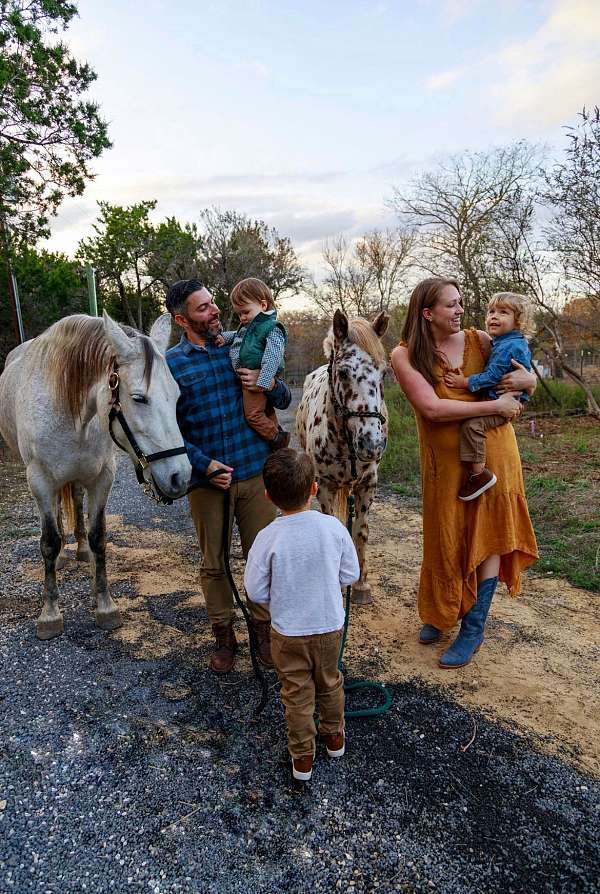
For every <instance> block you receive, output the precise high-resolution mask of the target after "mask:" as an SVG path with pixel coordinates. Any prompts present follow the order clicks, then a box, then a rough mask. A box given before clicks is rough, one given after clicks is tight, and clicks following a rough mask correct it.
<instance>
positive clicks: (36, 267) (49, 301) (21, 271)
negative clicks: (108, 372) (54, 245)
mask: <svg viewBox="0 0 600 894" xmlns="http://www.w3.org/2000/svg"><path fill="white" fill-rule="evenodd" d="M13 267H14V272H15V276H16V278H17V282H18V284H19V295H20V299H21V312H22V315H23V326H24V329H25V336H26V338H33V337H34V336H36V335H38V334H39V333H40V332H42V331H43V330H44V329H46V328H47V327H48V326H50V325H52V323H54V322H55V321H56V320H59V319H60V318H61V317H64V316H65V315H66V314H72V313H85V312H86V311H87V307H88V299H87V288H86V284H85V280H84V277H83V272H82V270H81V268H80V266H79V264H77V263H76V262H75V261H72V260H70V259H69V258H67V257H65V255H62V254H58V253H55V252H49V251H44V250H41V251H39V250H37V249H35V248H31V247H26V246H23V247H21V248H20V249H18V250H17V252H16V253H15V256H14V258H13ZM6 275H7V266H6V256H5V255H0V282H4V281H5V279H6ZM0 333H1V335H0V368H1V366H2V363H3V361H4V358H5V356H6V354H7V353H8V352H9V351H10V350H11V348H13V347H14V346H15V341H14V338H13V336H12V332H11V328H10V311H9V308H8V305H7V304H6V303H3V304H2V305H0Z"/></svg>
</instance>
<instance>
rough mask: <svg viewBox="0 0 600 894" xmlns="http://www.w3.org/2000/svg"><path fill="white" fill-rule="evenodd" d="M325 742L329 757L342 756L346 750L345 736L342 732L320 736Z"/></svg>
mask: <svg viewBox="0 0 600 894" xmlns="http://www.w3.org/2000/svg"><path fill="white" fill-rule="evenodd" d="M321 738H322V739H323V741H324V742H325V748H326V749H327V754H328V755H329V757H343V756H344V753H345V751H346V737H345V735H344V733H331V734H330V735H328V736H322V737H321Z"/></svg>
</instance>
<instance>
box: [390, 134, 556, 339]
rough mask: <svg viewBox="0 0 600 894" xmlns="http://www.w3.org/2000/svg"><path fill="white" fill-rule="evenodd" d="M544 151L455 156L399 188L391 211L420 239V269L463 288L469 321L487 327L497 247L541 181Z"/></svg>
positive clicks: (513, 149)
mask: <svg viewBox="0 0 600 894" xmlns="http://www.w3.org/2000/svg"><path fill="white" fill-rule="evenodd" d="M539 156H540V150H539V148H538V147H536V146H532V145H530V144H529V143H526V142H524V141H521V142H517V143H514V144H512V145H509V146H505V147H500V148H496V149H492V150H490V151H488V152H464V153H462V154H460V155H454V156H451V157H450V158H449V159H448V160H447V161H444V162H442V163H440V164H439V165H438V166H437V168H436V169H434V170H432V171H427V172H425V173H423V174H421V175H420V176H418V177H417V178H416V179H415V180H413V182H412V183H411V185H410V187H409V188H408V189H407V190H401V189H398V188H396V189H395V190H394V194H393V196H392V198H391V199H390V200H389V203H388V204H389V205H390V206H391V207H392V208H394V210H395V211H396V212H397V213H398V214H399V215H400V216H401V217H402V218H403V219H405V220H408V221H410V223H411V224H412V225H413V226H415V227H416V228H417V229H418V231H419V234H420V252H419V254H420V265H421V266H422V267H423V268H424V269H426V270H428V271H429V272H432V273H435V274H443V275H446V276H448V275H455V276H457V277H458V279H459V280H460V282H461V285H462V294H463V298H464V299H465V309H466V311H467V317H468V319H469V320H470V321H471V322H474V323H477V324H480V325H481V323H482V322H483V316H484V307H485V304H486V302H487V296H488V294H489V285H490V281H491V279H492V278H493V276H494V274H495V272H496V269H495V265H494V257H493V255H494V249H493V247H494V245H495V243H496V242H497V240H498V235H499V232H498V229H499V227H500V226H501V224H502V222H504V221H505V220H506V215H507V210H508V209H509V208H510V207H511V206H512V205H513V204H514V203H515V201H518V200H519V199H520V196H522V194H523V193H524V192H526V191H528V190H529V189H530V188H532V186H533V183H534V181H535V179H536V176H537V171H538V160H539Z"/></svg>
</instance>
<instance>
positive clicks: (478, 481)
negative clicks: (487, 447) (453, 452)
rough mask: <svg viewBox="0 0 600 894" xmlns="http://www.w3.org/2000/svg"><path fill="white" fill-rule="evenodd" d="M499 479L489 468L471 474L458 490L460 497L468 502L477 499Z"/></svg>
mask: <svg viewBox="0 0 600 894" xmlns="http://www.w3.org/2000/svg"><path fill="white" fill-rule="evenodd" d="M497 480H498V479H497V478H496V476H495V475H494V473H493V472H490V470H489V469H484V470H483V472H480V473H479V475H469V477H468V478H467V480H466V481H465V483H464V484H463V486H462V487H461V489H460V490H459V492H458V499H459V500H463V501H464V502H465V503H468V502H469V501H470V500H476V499H477V497H479V496H481V494H482V493H484V491H486V490H489V489H490V487H493V486H494V485H495V483H496V481H497Z"/></svg>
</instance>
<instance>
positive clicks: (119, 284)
mask: <svg viewBox="0 0 600 894" xmlns="http://www.w3.org/2000/svg"><path fill="white" fill-rule="evenodd" d="M117 288H118V289H119V296H120V298H121V303H122V305H123V309H124V311H125V313H126V314H127V320H128V322H129V325H130V326H131V327H132V328H133V329H135V328H136V326H135V317H134V316H133V314H132V313H131V307H130V306H129V300H128V298H127V294H126V292H125V286H124V285H123V283H122V282H121V279H120V278H119V279H118V280H117Z"/></svg>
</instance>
